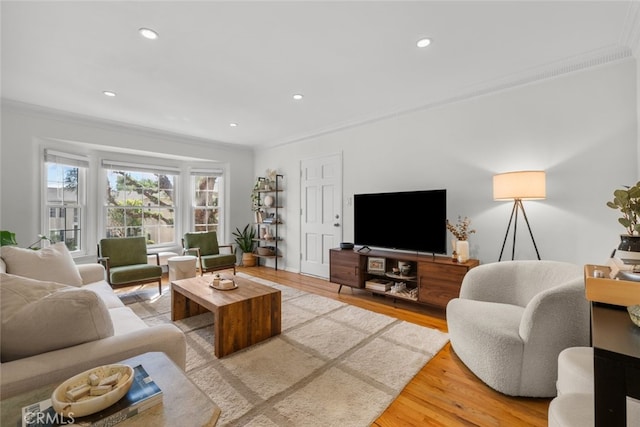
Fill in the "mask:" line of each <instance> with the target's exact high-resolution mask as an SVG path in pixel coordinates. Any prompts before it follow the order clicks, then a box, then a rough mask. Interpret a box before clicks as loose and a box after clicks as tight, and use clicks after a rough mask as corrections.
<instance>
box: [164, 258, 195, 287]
mask: <svg viewBox="0 0 640 427" xmlns="http://www.w3.org/2000/svg"><path fill="white" fill-rule="evenodd" d="M197 259H198V258H197V257H194V256H192V255H184V256H174V257H171V258H169V259H168V260H167V264H169V282H173V281H174V280H180V279H188V278H190V277H196V261H197Z"/></svg>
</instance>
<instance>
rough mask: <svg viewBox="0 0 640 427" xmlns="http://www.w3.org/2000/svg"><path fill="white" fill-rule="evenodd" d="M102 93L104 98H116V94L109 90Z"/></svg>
mask: <svg viewBox="0 0 640 427" xmlns="http://www.w3.org/2000/svg"><path fill="white" fill-rule="evenodd" d="M102 93H103V94H104V96H111V97H114V96H116V93H115V92H112V91H110V90H103V91H102Z"/></svg>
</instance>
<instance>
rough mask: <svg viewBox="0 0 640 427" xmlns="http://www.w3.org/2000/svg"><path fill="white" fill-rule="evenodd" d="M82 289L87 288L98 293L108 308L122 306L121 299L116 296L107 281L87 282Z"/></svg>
mask: <svg viewBox="0 0 640 427" xmlns="http://www.w3.org/2000/svg"><path fill="white" fill-rule="evenodd" d="M82 289H89V290H91V291H93V292H95V293H96V294H98V296H99V297H100V298H101V299H102V301H103V302H104V304H105V305H106V306H107V308H108V309H109V310H110V309H112V308H119V307H124V303H123V302H122V300H121V299H120V298H118V295H116V294H115V293H114V292H113V288H112V287H111V286H110V285H109V284H108V283H107V282H95V283H89V284H88V285H84V286H83V287H82Z"/></svg>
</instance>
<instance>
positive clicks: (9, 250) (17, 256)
mask: <svg viewBox="0 0 640 427" xmlns="http://www.w3.org/2000/svg"><path fill="white" fill-rule="evenodd" d="M0 254H2V258H3V259H4V262H5V263H6V264H7V273H9V274H15V275H17V276H23V277H29V278H31V279H37V280H47V281H52V282H57V283H62V284H65V285H72V286H81V285H82V277H81V276H80V273H79V272H78V268H77V267H76V264H75V262H73V258H72V257H71V254H70V253H69V250H68V249H67V247H66V246H65V244H64V243H62V242H60V243H56V244H53V245H51V246H48V247H46V248H42V249H40V250H33V249H23V248H19V247H17V246H2V248H0Z"/></svg>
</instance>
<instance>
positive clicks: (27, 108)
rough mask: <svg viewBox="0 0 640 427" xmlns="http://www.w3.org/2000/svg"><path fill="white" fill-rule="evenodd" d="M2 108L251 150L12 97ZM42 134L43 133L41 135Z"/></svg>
mask: <svg viewBox="0 0 640 427" xmlns="http://www.w3.org/2000/svg"><path fill="white" fill-rule="evenodd" d="M1 102H2V109H4V108H9V109H12V110H14V111H15V112H18V113H21V114H25V115H29V116H36V117H42V118H47V119H51V120H57V121H62V122H66V123H76V124H78V125H84V126H91V127H95V128H99V129H103V130H107V131H112V132H123V133H128V134H134V135H140V136H144V137H147V138H148V137H152V138H158V139H162V140H165V141H173V142H175V141H176V140H179V141H180V142H181V143H189V144H194V145H199V146H203V147H207V148H216V149H221V150H228V151H238V150H240V151H243V150H246V151H252V150H253V149H252V147H249V146H247V145H243V144H231V143H225V142H220V141H216V140H212V139H206V138H199V137H196V136H190V135H185V134H181V133H177V132H171V131H165V130H162V129H156V128H150V127H146V126H140V125H135V124H130V123H123V122H119V121H116V120H108V119H102V118H98V117H94V116H87V115H83V114H77V113H71V112H69V111H63V110H58V109H55V108H50V107H43V106H41V105H36V104H29V103H26V102H22V101H16V100H14V99H8V98H1ZM43 136H44V135H43Z"/></svg>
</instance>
